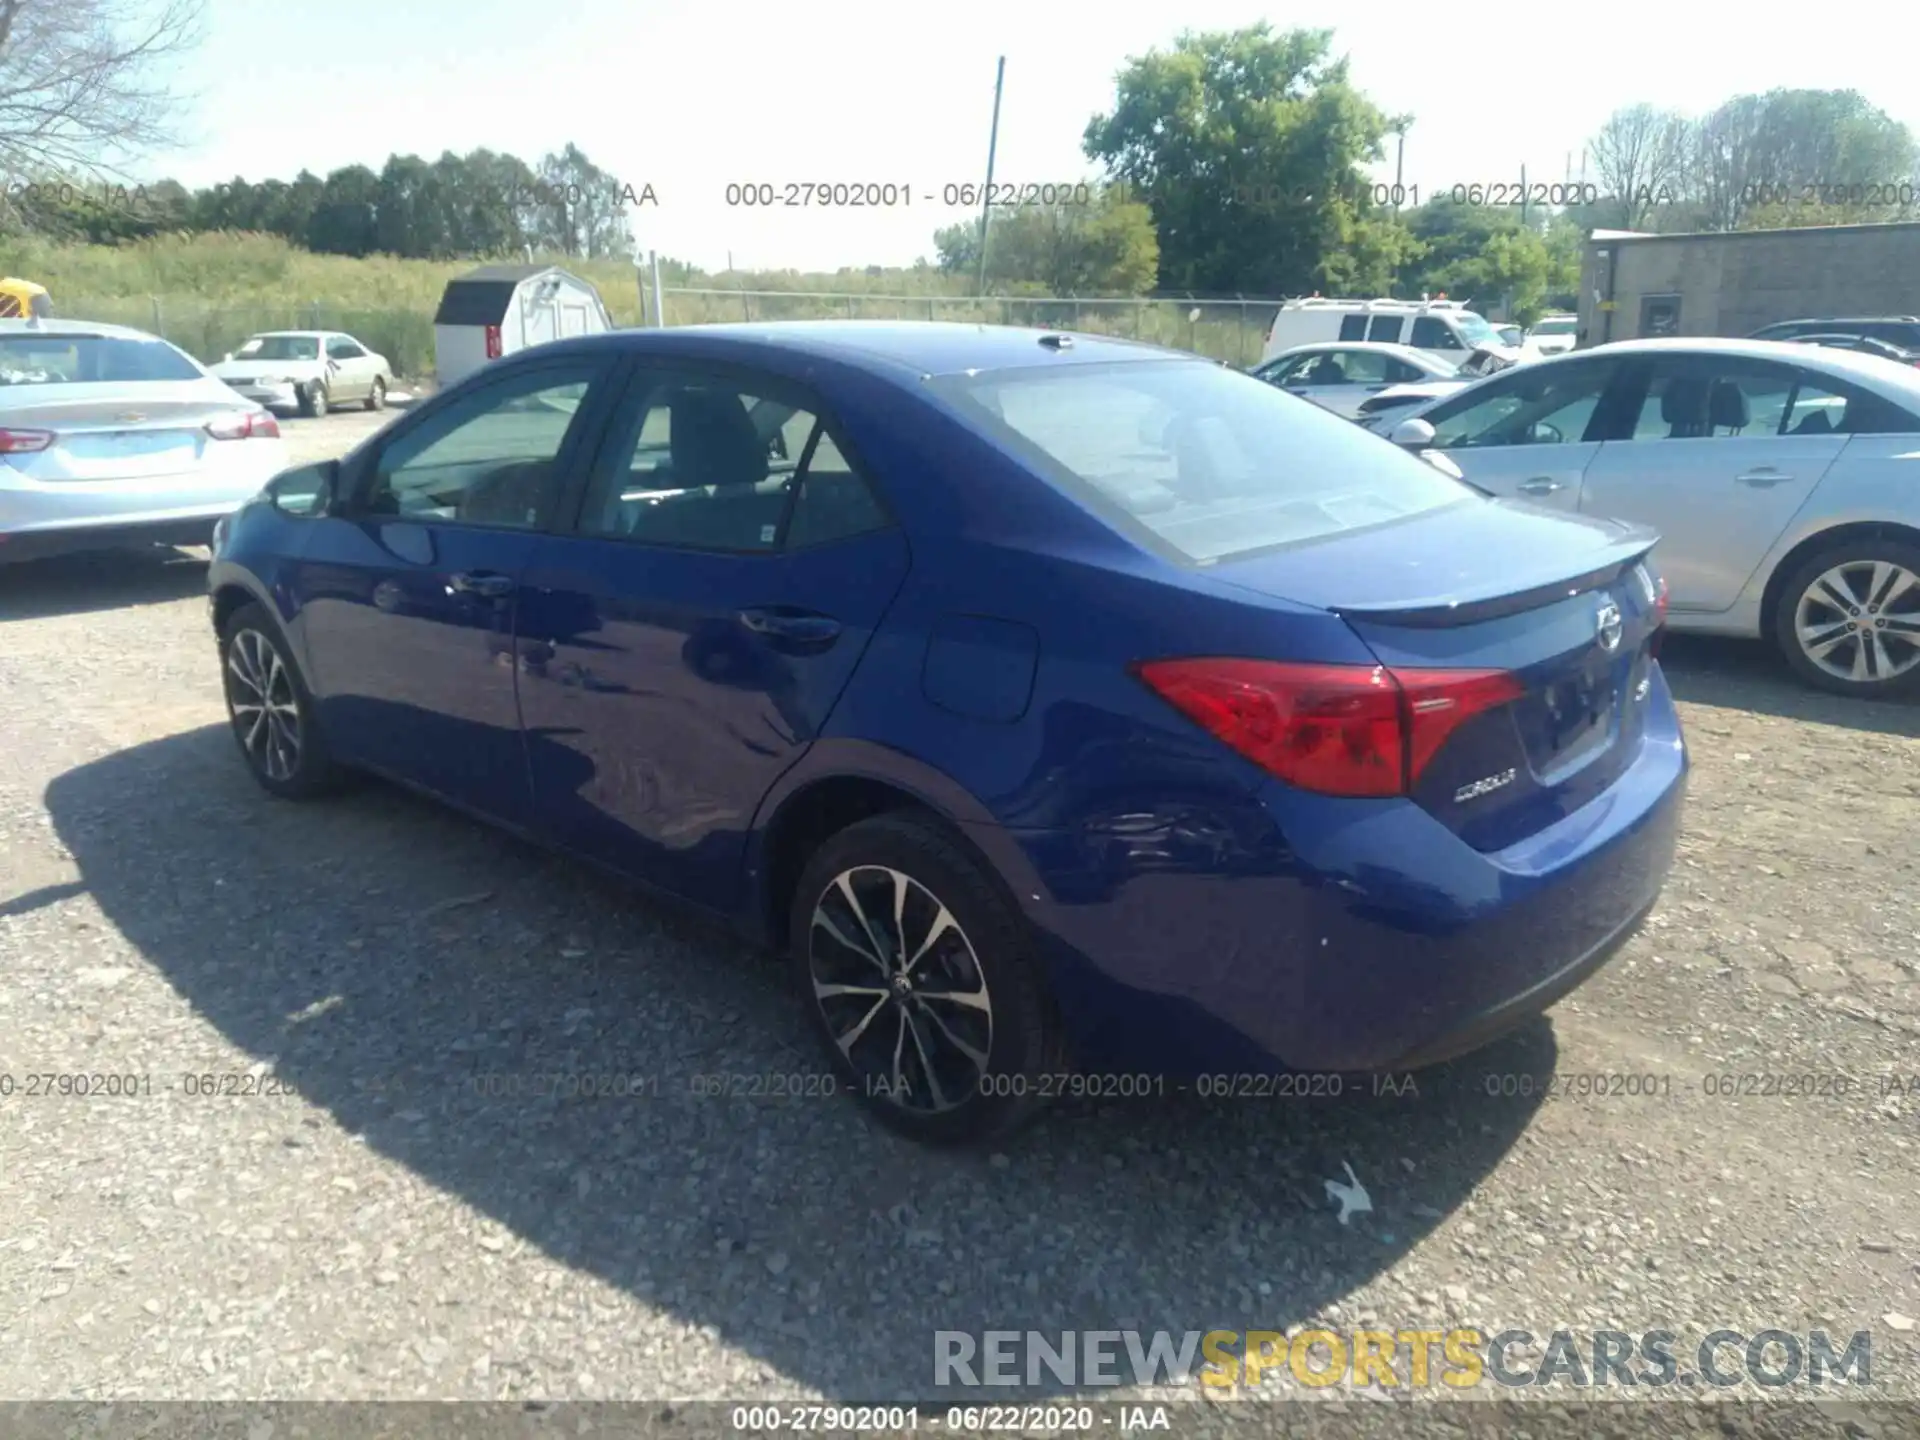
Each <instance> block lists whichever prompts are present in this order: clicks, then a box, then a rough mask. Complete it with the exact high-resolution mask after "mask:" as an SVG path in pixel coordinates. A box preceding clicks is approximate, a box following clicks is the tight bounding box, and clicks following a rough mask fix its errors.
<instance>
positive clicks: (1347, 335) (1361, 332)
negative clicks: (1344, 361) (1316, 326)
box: [1340, 315, 1367, 340]
mask: <svg viewBox="0 0 1920 1440" xmlns="http://www.w3.org/2000/svg"><path fill="white" fill-rule="evenodd" d="M1340 338H1341V339H1342V340H1364V339H1366V338H1367V317H1366V316H1364V315H1342V316H1341V317H1340Z"/></svg>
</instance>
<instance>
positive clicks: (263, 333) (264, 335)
mask: <svg viewBox="0 0 1920 1440" xmlns="http://www.w3.org/2000/svg"><path fill="white" fill-rule="evenodd" d="M342 333H343V332H342V331H339V330H254V331H251V332H250V333H249V334H248V335H247V338H248V339H249V340H266V339H270V338H277V337H284V338H286V339H289V340H324V339H326V337H327V336H329V335H339V334H342Z"/></svg>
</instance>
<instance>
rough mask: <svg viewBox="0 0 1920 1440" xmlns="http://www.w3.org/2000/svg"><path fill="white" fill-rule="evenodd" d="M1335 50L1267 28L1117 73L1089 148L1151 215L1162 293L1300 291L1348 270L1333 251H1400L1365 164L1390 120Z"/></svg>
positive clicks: (1152, 56)
mask: <svg viewBox="0 0 1920 1440" xmlns="http://www.w3.org/2000/svg"><path fill="white" fill-rule="evenodd" d="M1332 41H1333V37H1332V32H1331V31H1327V30H1289V31H1286V32H1284V33H1281V34H1275V33H1274V32H1273V29H1272V27H1270V26H1269V25H1266V24H1264V23H1263V24H1259V25H1254V26H1250V27H1248V28H1246V29H1242V30H1235V31H1230V32H1219V31H1215V32H1208V33H1203V34H1193V33H1188V34H1184V35H1182V36H1181V37H1180V38H1179V40H1177V41H1176V42H1175V44H1174V48H1173V49H1172V50H1171V51H1159V50H1155V51H1151V52H1149V53H1148V54H1146V55H1145V56H1141V57H1137V58H1135V59H1133V60H1131V61H1129V63H1128V64H1127V66H1126V68H1125V69H1124V70H1123V71H1122V72H1121V74H1120V78H1119V85H1118V93H1117V96H1116V99H1115V103H1114V106H1113V109H1112V110H1111V111H1109V112H1108V113H1106V114H1104V115H1097V116H1095V117H1094V118H1093V119H1092V120H1091V121H1090V122H1089V123H1088V125H1087V129H1086V133H1085V136H1084V139H1083V145H1084V148H1085V151H1086V153H1087V155H1088V156H1089V157H1090V158H1091V159H1093V160H1096V161H1098V162H1100V163H1101V164H1103V165H1105V167H1106V169H1107V171H1108V173H1109V174H1110V175H1111V176H1112V177H1113V178H1115V179H1116V180H1120V181H1123V182H1125V183H1126V184H1127V186H1128V187H1129V188H1130V189H1131V190H1132V191H1133V192H1134V194H1135V196H1136V197H1137V198H1139V199H1142V200H1144V201H1145V202H1146V203H1147V205H1148V207H1149V208H1150V209H1151V211H1152V214H1153V220H1154V227H1155V230H1156V232H1157V234H1158V237H1159V244H1160V284H1161V285H1162V286H1163V287H1166V288H1171V289H1182V290H1189V291H1215V292H1219V291H1245V292H1265V293H1280V294H1298V293H1303V292H1305V291H1307V290H1310V289H1314V288H1317V287H1319V286H1321V285H1323V284H1326V283H1329V281H1330V280H1331V279H1332V278H1333V277H1336V276H1343V275H1344V272H1346V271H1348V270H1349V269H1350V268H1351V261H1350V260H1349V259H1347V258H1346V257H1345V256H1344V255H1342V254H1337V253H1336V252H1340V251H1342V250H1344V249H1346V248H1349V247H1354V246H1358V247H1360V248H1361V249H1362V250H1363V251H1364V252H1366V253H1368V254H1370V255H1382V254H1384V253H1387V252H1390V251H1391V249H1392V246H1391V243H1390V242H1388V241H1385V240H1383V239H1381V238H1379V237H1376V236H1374V235H1372V234H1371V233H1370V232H1369V231H1368V229H1367V227H1368V226H1371V225H1374V224H1382V223H1390V222H1387V221H1385V220H1384V217H1379V216H1375V215H1373V214H1371V213H1370V211H1371V207H1370V206H1369V205H1368V204H1367V203H1366V198H1365V197H1366V194H1367V192H1368V191H1369V189H1370V185H1369V183H1368V181H1367V176H1366V174H1365V172H1364V170H1363V169H1362V167H1363V166H1364V165H1365V164H1366V163H1367V162H1369V161H1374V160H1378V159H1379V158H1380V156H1381V154H1382V153H1383V144H1384V140H1385V137H1386V135H1387V133H1388V130H1389V128H1390V125H1391V123H1392V122H1391V121H1390V119H1389V117H1388V116H1387V115H1385V114H1384V113H1382V112H1381V111H1380V110H1379V109H1378V108H1377V107H1376V106H1374V105H1373V103H1372V102H1371V101H1369V100H1368V99H1367V98H1366V97H1365V96H1364V95H1362V94H1361V93H1360V92H1359V91H1358V90H1356V89H1355V88H1354V87H1353V85H1352V84H1351V83H1350V81H1349V80H1348V72H1347V63H1346V61H1345V60H1343V59H1335V58H1333V55H1332ZM1368 263H1374V262H1371V261H1370V262H1368Z"/></svg>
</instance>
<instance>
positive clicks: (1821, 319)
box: [1760, 315, 1920, 330]
mask: <svg viewBox="0 0 1920 1440" xmlns="http://www.w3.org/2000/svg"><path fill="white" fill-rule="evenodd" d="M1782 325H1920V316H1913V315H1825V316H1820V315H1809V316H1806V317H1804V318H1802V319H1799V320H1776V321H1774V322H1773V323H1772V324H1771V325H1762V326H1761V327H1760V328H1761V329H1762V330H1777V329H1779V328H1780V326H1782Z"/></svg>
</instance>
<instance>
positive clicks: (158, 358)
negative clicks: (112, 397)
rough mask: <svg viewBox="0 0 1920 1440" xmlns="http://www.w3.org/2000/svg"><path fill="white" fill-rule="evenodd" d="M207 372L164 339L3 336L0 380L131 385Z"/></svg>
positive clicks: (2, 382)
mask: <svg viewBox="0 0 1920 1440" xmlns="http://www.w3.org/2000/svg"><path fill="white" fill-rule="evenodd" d="M201 375H202V371H201V369H200V367H199V366H198V365H196V364H195V363H194V362H193V361H191V360H189V359H188V358H187V357H186V356H185V355H184V354H182V353H181V352H180V351H178V350H176V349H174V348H173V346H171V345H169V344H167V342H166V341H164V340H144V339H133V338H130V337H122V336H118V335H31V334H22V333H19V332H15V333H14V334H11V335H6V336H0V385H127V384H144V383H149V382H151V383H154V384H159V383H163V382H165V381H169V380H198V379H200V378H201Z"/></svg>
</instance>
